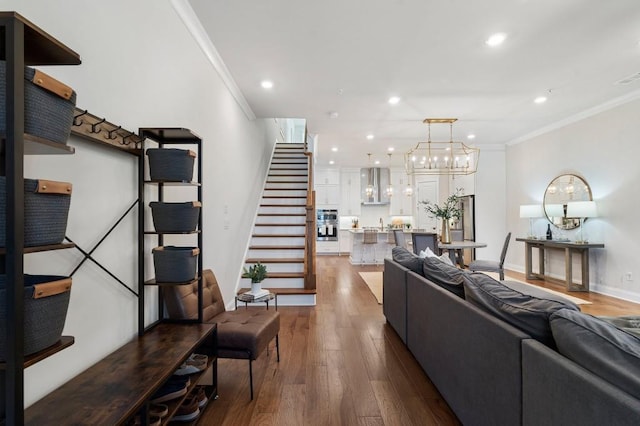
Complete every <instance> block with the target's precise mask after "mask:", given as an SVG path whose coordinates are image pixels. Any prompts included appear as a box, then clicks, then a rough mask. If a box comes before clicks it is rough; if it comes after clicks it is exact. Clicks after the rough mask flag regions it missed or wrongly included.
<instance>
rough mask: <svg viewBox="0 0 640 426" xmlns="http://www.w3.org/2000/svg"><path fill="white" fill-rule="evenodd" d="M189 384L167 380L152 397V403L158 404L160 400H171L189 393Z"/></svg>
mask: <svg viewBox="0 0 640 426" xmlns="http://www.w3.org/2000/svg"><path fill="white" fill-rule="evenodd" d="M187 387H188V385H187V384H185V383H184V382H183V383H175V382H171V381H167V382H166V383H165V384H164V385H162V386H161V387H160V389H158V390H157V391H156V393H154V394H153V396H152V397H151V401H150V402H151V403H152V404H158V403H160V402H166V401H171V400H172V399H176V398H180V397H181V396H183V395H185V394H186V393H187Z"/></svg>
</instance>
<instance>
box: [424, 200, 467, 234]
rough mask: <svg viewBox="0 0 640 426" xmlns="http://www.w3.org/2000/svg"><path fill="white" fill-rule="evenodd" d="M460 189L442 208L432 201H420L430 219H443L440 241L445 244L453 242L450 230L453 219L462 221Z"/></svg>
mask: <svg viewBox="0 0 640 426" xmlns="http://www.w3.org/2000/svg"><path fill="white" fill-rule="evenodd" d="M459 194H460V189H457V190H456V192H455V193H454V194H451V195H449V197H447V199H446V201H445V202H444V204H443V205H442V206H439V205H437V204H436V203H432V202H431V201H420V204H424V205H425V206H424V209H425V211H426V212H427V214H428V215H429V217H436V218H438V219H442V232H441V234H440V241H441V242H442V243H444V244H448V243H450V242H451V229H450V228H449V225H450V224H449V221H450V220H451V219H460V216H461V215H462V211H461V210H460V207H459V206H460V195H459Z"/></svg>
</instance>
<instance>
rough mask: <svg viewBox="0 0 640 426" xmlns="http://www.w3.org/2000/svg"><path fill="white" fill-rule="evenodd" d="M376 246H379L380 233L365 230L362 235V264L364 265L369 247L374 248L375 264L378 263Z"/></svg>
mask: <svg viewBox="0 0 640 426" xmlns="http://www.w3.org/2000/svg"><path fill="white" fill-rule="evenodd" d="M376 244H378V231H377V230H375V229H365V230H364V231H363V234H362V259H361V260H360V263H362V264H364V255H365V251H366V249H367V246H369V247H372V248H373V263H376Z"/></svg>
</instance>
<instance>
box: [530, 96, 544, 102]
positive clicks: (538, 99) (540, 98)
mask: <svg viewBox="0 0 640 426" xmlns="http://www.w3.org/2000/svg"><path fill="white" fill-rule="evenodd" d="M533 102H535V103H537V104H543V103H545V102H547V98H546V96H538V97H537V98H535V99H534V100H533Z"/></svg>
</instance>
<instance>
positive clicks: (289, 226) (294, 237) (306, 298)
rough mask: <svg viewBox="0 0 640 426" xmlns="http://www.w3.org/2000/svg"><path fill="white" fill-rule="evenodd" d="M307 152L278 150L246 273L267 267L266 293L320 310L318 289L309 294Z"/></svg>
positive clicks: (285, 146)
mask: <svg viewBox="0 0 640 426" xmlns="http://www.w3.org/2000/svg"><path fill="white" fill-rule="evenodd" d="M304 152H305V148H304V145H303V144H291V143H284V144H277V145H276V148H275V151H274V154H273V157H272V159H271V165H270V168H269V175H268V176H267V180H266V182H265V187H264V191H263V193H262V199H261V201H260V208H259V209H258V214H257V217H256V221H255V224H254V228H253V233H252V236H251V242H250V244H249V250H248V252H247V257H246V259H245V266H246V267H249V266H250V265H253V264H255V263H257V262H260V263H263V264H265V265H266V266H267V278H266V279H265V280H264V281H263V282H262V287H263V288H268V289H272V290H274V292H277V293H278V304H279V305H315V295H316V291H315V288H314V289H305V273H304V272H305V247H306V239H305V230H306V217H307V213H306V204H307V190H308V187H309V168H308V157H307V156H306V155H305V153H304ZM312 237H315V235H313V236H312Z"/></svg>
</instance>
